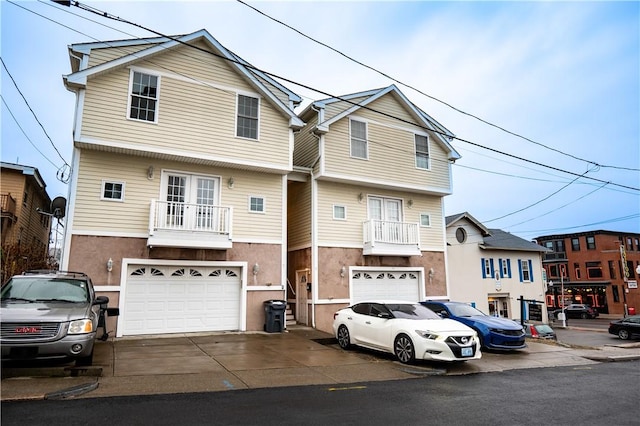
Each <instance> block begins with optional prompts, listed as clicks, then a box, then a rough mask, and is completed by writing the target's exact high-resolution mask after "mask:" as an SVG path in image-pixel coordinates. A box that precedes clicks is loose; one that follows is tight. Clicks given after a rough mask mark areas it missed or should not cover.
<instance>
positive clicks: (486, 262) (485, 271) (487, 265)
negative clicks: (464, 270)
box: [480, 258, 495, 278]
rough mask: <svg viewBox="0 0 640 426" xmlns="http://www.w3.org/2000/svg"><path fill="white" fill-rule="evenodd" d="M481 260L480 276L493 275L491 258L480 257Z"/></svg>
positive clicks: (488, 276)
mask: <svg viewBox="0 0 640 426" xmlns="http://www.w3.org/2000/svg"><path fill="white" fill-rule="evenodd" d="M480 261H481V262H482V278H493V277H495V271H494V270H493V259H485V258H482V259H480Z"/></svg>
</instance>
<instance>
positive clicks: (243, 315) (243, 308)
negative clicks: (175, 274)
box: [116, 257, 248, 337]
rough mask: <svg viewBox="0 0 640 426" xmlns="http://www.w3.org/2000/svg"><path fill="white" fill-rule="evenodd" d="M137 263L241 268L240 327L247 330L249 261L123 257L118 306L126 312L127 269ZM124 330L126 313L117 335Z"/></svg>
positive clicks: (120, 319)
mask: <svg viewBox="0 0 640 426" xmlns="http://www.w3.org/2000/svg"><path fill="white" fill-rule="evenodd" d="M131 264H137V265H162V266H171V265H175V266H178V265H193V266H209V267H218V266H220V267H223V266H224V267H229V268H240V280H241V281H240V312H239V315H240V318H239V320H240V321H239V328H240V331H246V328H247V287H248V285H247V269H248V266H247V265H248V264H247V262H240V261H231V262H226V261H203V260H163V259H136V258H128V257H126V258H123V259H122V267H121V269H120V283H121V284H120V288H121V290H120V297H119V303H118V307H119V308H120V312H124V307H125V302H126V291H125V290H126V283H127V271H128V269H129V265H131ZM123 330H124V315H122V314H121V315H119V316H118V322H117V333H116V337H122V332H123Z"/></svg>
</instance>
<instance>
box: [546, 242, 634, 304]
mask: <svg viewBox="0 0 640 426" xmlns="http://www.w3.org/2000/svg"><path fill="white" fill-rule="evenodd" d="M536 241H537V242H538V244H540V245H542V246H544V247H547V248H548V249H550V250H552V251H551V252H548V253H545V254H544V255H543V261H542V265H543V268H544V270H545V272H546V275H547V282H548V283H552V285H548V288H547V293H546V300H547V306H548V307H550V308H557V307H560V306H561V300H562V287H564V299H565V305H566V304H569V303H586V304H590V305H592V306H594V307H595V308H597V309H598V311H599V312H600V313H603V314H614V315H620V316H622V315H624V314H625V306H626V307H627V308H628V313H630V314H632V313H634V311H636V312H637V311H640V290H639V289H638V272H637V268H638V267H640V234H633V233H626V232H615V231H602V230H598V231H587V232H580V233H574V234H559V235H545V236H541V237H538V238H536Z"/></svg>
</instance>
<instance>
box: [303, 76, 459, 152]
mask: <svg viewBox="0 0 640 426" xmlns="http://www.w3.org/2000/svg"><path fill="white" fill-rule="evenodd" d="M387 94H391V95H392V96H394V97H395V98H396V99H397V100H398V101H399V102H400V103H402V104H403V105H404V106H405V108H406V109H407V111H408V112H409V114H411V116H413V118H414V119H415V120H416V124H417V125H419V126H422V127H424V128H426V129H428V130H431V131H432V132H433V133H434V134H435V136H436V140H437V141H438V142H439V143H440V144H441V145H442V146H443V147H444V149H445V151H447V152H448V156H449V159H450V160H454V161H455V160H458V159H460V158H461V156H460V154H459V153H458V152H457V151H456V150H455V149H454V148H453V146H452V145H451V144H450V143H449V140H450V139H451V138H453V137H454V134H453V133H451V132H450V131H449V130H447V129H446V128H445V127H444V126H443V125H441V124H440V123H438V122H437V121H436V120H434V119H433V118H432V117H431V116H429V115H428V114H427V113H426V112H424V111H422V110H421V109H420V108H418V107H417V106H415V105H414V104H413V103H412V102H411V101H410V100H409V99H408V98H407V97H406V96H405V95H404V94H403V93H402V92H401V91H400V89H398V87H397V86H396V85H395V84H392V85H390V86H387V87H383V88H381V89H372V90H367V91H364V92H357V93H351V94H348V95H344V96H339V97H334V98H327V99H323V100H319V101H315V102H313V103H312V104H310V105H309V106H307V108H305V110H304V111H303V112H301V113H300V114H299V115H300V116H303V115H304V114H305V113H306V112H307V111H308V110H309V109H310V108H323V109H324V108H325V107H326V106H327V105H330V104H333V103H337V102H345V101H346V103H347V104H348V105H349V106H348V107H347V108H346V109H344V110H343V111H341V112H340V113H338V114H336V115H334V116H332V117H331V118H329V119H327V120H324V117H322V116H321V117H320V118H319V122H318V124H317V125H316V126H315V128H314V129H313V130H314V131H317V132H318V133H326V132H328V131H329V127H330V126H331V125H332V124H333V123H335V122H336V121H339V120H341V119H343V118H345V117H347V116H348V115H351V114H353V113H354V112H356V111H358V110H359V109H362V108H367V106H368V105H369V104H371V103H372V102H374V101H376V100H378V99H380V98H381V97H383V96H385V95H387Z"/></svg>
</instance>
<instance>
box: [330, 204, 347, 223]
mask: <svg viewBox="0 0 640 426" xmlns="http://www.w3.org/2000/svg"><path fill="white" fill-rule="evenodd" d="M336 209H338V210H339V209H342V213H343V216H342V217H340V216H338V215H337V214H336V213H337V210H336ZM333 220H347V206H344V205H341V204H334V205H333Z"/></svg>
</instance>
